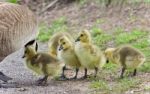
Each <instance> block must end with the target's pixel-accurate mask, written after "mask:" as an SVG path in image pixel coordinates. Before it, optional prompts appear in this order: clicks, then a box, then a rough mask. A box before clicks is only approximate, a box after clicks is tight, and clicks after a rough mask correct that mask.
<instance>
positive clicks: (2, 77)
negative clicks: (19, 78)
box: [0, 72, 12, 82]
mask: <svg viewBox="0 0 150 94" xmlns="http://www.w3.org/2000/svg"><path fill="white" fill-rule="evenodd" d="M0 80H2V81H4V82H7V81H9V80H12V78H10V77H8V76H6V75H5V74H4V73H2V72H0Z"/></svg>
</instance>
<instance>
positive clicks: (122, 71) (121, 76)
mask: <svg viewBox="0 0 150 94" xmlns="http://www.w3.org/2000/svg"><path fill="white" fill-rule="evenodd" d="M125 70H126V68H125V67H123V68H122V70H121V75H120V78H123V74H124V72H125Z"/></svg>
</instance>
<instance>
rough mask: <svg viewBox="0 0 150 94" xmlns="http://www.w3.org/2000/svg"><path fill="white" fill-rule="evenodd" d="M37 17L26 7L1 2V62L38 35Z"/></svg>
mask: <svg viewBox="0 0 150 94" xmlns="http://www.w3.org/2000/svg"><path fill="white" fill-rule="evenodd" d="M37 29H38V22H37V18H36V16H35V15H34V14H33V13H32V12H31V11H30V10H29V9H28V8H27V7H25V6H21V5H17V4H12V3H6V2H0V45H1V46H0V60H2V59H4V58H5V57H6V56H7V55H9V54H11V53H12V52H14V51H16V50H18V49H20V48H21V47H23V45H25V43H27V42H28V41H30V40H32V39H34V38H35V37H36V35H37Z"/></svg>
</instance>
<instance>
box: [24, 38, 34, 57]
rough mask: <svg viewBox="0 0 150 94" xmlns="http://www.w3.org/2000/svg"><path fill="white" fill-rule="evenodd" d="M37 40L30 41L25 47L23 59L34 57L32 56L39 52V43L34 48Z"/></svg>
mask: <svg viewBox="0 0 150 94" xmlns="http://www.w3.org/2000/svg"><path fill="white" fill-rule="evenodd" d="M34 42H35V40H32V41H29V42H28V43H27V44H26V45H25V46H24V55H23V56H22V58H25V57H32V55H34V54H35V53H36V51H37V43H36V46H35V47H34V46H33V44H34Z"/></svg>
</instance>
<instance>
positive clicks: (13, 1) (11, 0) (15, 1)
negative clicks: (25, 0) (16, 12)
mask: <svg viewBox="0 0 150 94" xmlns="http://www.w3.org/2000/svg"><path fill="white" fill-rule="evenodd" d="M17 1H18V0H7V2H10V3H15V4H16V3H17Z"/></svg>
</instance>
